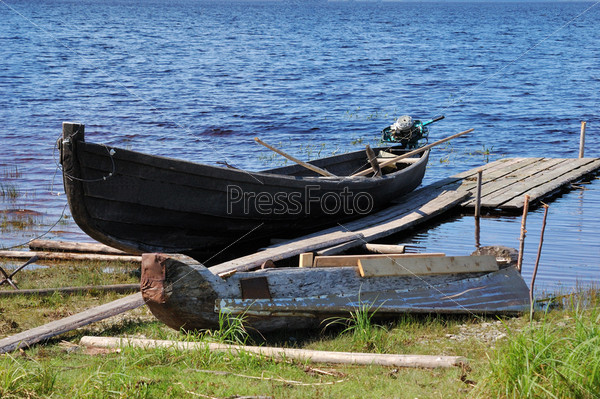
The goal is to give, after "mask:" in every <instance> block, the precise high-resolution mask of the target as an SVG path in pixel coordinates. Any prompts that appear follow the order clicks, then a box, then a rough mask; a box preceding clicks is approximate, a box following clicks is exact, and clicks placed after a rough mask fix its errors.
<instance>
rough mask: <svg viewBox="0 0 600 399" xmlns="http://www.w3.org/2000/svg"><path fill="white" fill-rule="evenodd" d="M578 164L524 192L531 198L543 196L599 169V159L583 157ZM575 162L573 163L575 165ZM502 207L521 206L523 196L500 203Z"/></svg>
mask: <svg viewBox="0 0 600 399" xmlns="http://www.w3.org/2000/svg"><path fill="white" fill-rule="evenodd" d="M570 161H578V163H577V164H578V166H577V167H576V168H574V169H573V170H571V171H564V170H563V171H556V173H555V175H557V177H556V178H555V179H553V180H550V181H545V182H542V184H540V185H537V186H535V187H532V188H531V189H529V190H528V191H527V192H525V193H524V194H528V195H530V196H531V198H543V197H544V196H547V195H548V194H550V193H552V192H554V191H556V190H558V189H559V188H560V187H562V186H564V185H566V184H568V183H570V182H573V181H577V180H579V179H581V178H582V177H583V176H585V175H587V174H589V173H593V172H595V171H597V170H598V169H600V159H592V158H583V159H578V160H570ZM577 164H576V163H575V162H574V163H573V165H577ZM502 207H503V208H514V209H521V208H523V196H519V197H517V198H513V199H511V200H509V201H507V202H505V203H503V204H502Z"/></svg>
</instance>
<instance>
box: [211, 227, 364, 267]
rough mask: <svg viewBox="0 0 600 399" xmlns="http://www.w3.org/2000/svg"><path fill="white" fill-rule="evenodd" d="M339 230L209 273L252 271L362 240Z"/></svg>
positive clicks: (257, 254) (267, 251) (259, 254)
mask: <svg viewBox="0 0 600 399" xmlns="http://www.w3.org/2000/svg"><path fill="white" fill-rule="evenodd" d="M339 230H340V228H339V227H338V228H334V229H328V230H324V231H322V232H321V233H320V234H316V235H315V234H311V235H310V236H304V237H300V238H299V239H296V240H291V241H288V242H286V243H283V244H278V245H275V246H271V247H268V248H266V249H265V250H264V251H260V252H257V253H255V254H251V255H247V256H243V257H241V258H237V259H234V260H231V261H228V262H224V263H221V264H218V265H215V266H212V267H211V268H210V271H211V272H213V273H214V274H218V275H222V274H224V273H229V272H231V271H246V270H253V269H256V268H258V267H260V265H262V264H263V263H264V262H266V261H268V260H271V261H273V262H276V261H278V260H281V259H286V258H291V257H292V256H296V255H300V254H301V253H303V252H312V251H316V250H318V249H321V248H326V247H330V246H333V245H336V244H341V243H343V242H347V241H352V240H355V239H359V238H362V234H359V233H353V232H346V231H339Z"/></svg>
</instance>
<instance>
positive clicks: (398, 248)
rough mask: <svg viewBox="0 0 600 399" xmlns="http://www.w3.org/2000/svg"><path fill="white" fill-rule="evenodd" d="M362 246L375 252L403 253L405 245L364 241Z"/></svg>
mask: <svg viewBox="0 0 600 399" xmlns="http://www.w3.org/2000/svg"><path fill="white" fill-rule="evenodd" d="M363 248H364V249H366V250H367V251H369V252H373V253H376V254H403V253H404V250H405V249H406V246H404V245H389V244H370V243H366V244H364V245H363Z"/></svg>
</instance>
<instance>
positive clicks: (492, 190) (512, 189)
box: [462, 158, 564, 208]
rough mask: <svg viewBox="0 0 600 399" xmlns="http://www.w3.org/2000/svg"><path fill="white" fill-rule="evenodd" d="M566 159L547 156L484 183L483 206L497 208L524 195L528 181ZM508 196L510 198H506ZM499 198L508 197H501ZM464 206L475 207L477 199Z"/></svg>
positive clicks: (467, 202)
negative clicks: (500, 177)
mask: <svg viewBox="0 0 600 399" xmlns="http://www.w3.org/2000/svg"><path fill="white" fill-rule="evenodd" d="M563 162H564V160H559V159H551V158H545V159H540V160H538V161H536V162H534V163H531V164H529V165H527V167H524V168H520V169H518V170H515V171H513V172H512V173H510V174H507V175H505V176H503V177H502V179H497V180H494V181H493V182H489V183H487V184H484V185H483V186H482V189H481V206H482V207H484V208H496V207H498V206H499V205H500V204H501V203H503V202H506V201H507V200H509V199H511V198H513V197H515V196H518V195H522V194H523V192H525V191H526V190H527V187H528V181H529V179H531V178H532V176H535V175H537V174H540V173H543V172H544V171H547V170H548V169H550V168H552V167H554V166H556V165H558V164H561V163H563ZM507 196H508V198H506V197H507ZM499 198H506V199H501V200H499ZM462 205H463V206H464V207H474V206H475V201H474V200H468V201H466V202H465V203H463V204H462Z"/></svg>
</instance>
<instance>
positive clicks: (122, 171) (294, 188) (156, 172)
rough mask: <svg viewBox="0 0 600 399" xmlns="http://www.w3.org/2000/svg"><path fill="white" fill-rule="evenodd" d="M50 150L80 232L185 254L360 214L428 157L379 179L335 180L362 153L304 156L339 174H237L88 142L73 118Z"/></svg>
mask: <svg viewBox="0 0 600 399" xmlns="http://www.w3.org/2000/svg"><path fill="white" fill-rule="evenodd" d="M60 148H61V163H62V167H63V181H64V186H65V192H66V194H67V198H68V201H69V206H70V209H71V214H72V216H73V218H74V220H75V222H76V223H77V224H78V225H79V226H80V227H81V229H82V230H83V231H84V232H85V233H87V234H88V235H89V236H91V237H92V238H94V239H96V240H98V241H100V242H102V243H104V244H107V245H110V246H112V247H116V248H119V249H121V250H124V251H127V252H130V253H144V252H166V253H185V254H189V255H192V256H193V255H194V254H195V253H210V252H219V251H221V250H223V249H225V248H228V247H230V246H231V245H233V244H235V246H236V248H237V249H241V250H242V251H243V250H244V246H245V245H246V246H248V247H249V248H253V249H256V246H257V245H264V243H265V242H267V240H268V239H270V238H291V237H297V236H301V235H304V234H307V233H310V232H312V231H318V230H320V229H322V228H324V227H328V226H331V225H335V224H336V223H338V222H343V221H345V220H350V219H354V218H357V217H360V216H364V215H366V214H368V213H371V212H373V211H376V210H378V209H381V208H383V207H385V206H386V205H388V204H389V203H390V201H392V200H394V199H396V198H398V197H401V196H402V195H404V194H406V193H408V192H410V191H413V190H414V189H415V188H416V187H417V186H419V185H420V183H421V181H422V179H423V176H424V173H425V168H426V165H427V159H428V152H425V153H424V154H422V155H421V157H420V158H419V159H417V160H415V161H416V162H414V163H412V164H410V165H407V166H406V167H405V168H404V169H402V170H398V171H396V172H393V173H390V174H388V175H385V176H383V177H381V178H372V177H344V175H345V176H349V175H351V174H352V173H353V172H355V171H357V170H359V169H360V168H364V167H365V166H366V165H367V159H366V155H365V154H364V151H358V152H354V153H349V154H343V155H339V156H335V157H329V158H324V159H320V160H317V161H314V162H313V163H314V164H315V165H317V166H319V167H321V168H326V169H327V170H329V171H330V172H331V173H334V174H336V175H339V176H342V177H322V176H318V175H316V174H315V173H314V172H312V171H310V170H307V169H305V168H302V167H301V166H299V165H293V166H289V167H284V168H277V169H271V170H267V171H263V172H247V171H243V170H237V169H231V168H227V167H218V166H209V165H202V164H196V163H192V162H186V161H181V160H175V159H171V158H165V157H158V156H151V155H146V154H141V153H138V152H134V151H129V150H125V149H120V148H112V147H107V146H104V145H98V144H93V143H88V142H86V141H85V140H84V128H83V125H73V124H66V123H65V124H64V126H63V140H62V141H61V143H60ZM392 151H395V152H396V153H402V151H400V150H392ZM234 255H239V253H237V254H234Z"/></svg>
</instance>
